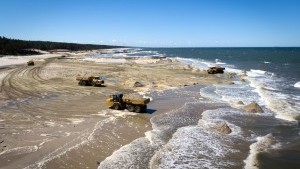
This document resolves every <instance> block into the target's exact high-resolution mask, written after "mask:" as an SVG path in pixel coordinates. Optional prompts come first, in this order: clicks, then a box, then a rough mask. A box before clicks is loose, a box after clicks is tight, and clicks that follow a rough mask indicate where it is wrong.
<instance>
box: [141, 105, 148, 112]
mask: <svg viewBox="0 0 300 169" xmlns="http://www.w3.org/2000/svg"><path fill="white" fill-rule="evenodd" d="M142 111H143V112H145V113H146V112H147V105H145V106H143V109H142Z"/></svg>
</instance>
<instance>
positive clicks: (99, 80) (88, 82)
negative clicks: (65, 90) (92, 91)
mask: <svg viewBox="0 0 300 169" xmlns="http://www.w3.org/2000/svg"><path fill="white" fill-rule="evenodd" d="M76 80H77V81H79V82H78V85H80V86H102V85H103V84H104V80H103V77H101V76H89V77H84V76H77V77H76Z"/></svg>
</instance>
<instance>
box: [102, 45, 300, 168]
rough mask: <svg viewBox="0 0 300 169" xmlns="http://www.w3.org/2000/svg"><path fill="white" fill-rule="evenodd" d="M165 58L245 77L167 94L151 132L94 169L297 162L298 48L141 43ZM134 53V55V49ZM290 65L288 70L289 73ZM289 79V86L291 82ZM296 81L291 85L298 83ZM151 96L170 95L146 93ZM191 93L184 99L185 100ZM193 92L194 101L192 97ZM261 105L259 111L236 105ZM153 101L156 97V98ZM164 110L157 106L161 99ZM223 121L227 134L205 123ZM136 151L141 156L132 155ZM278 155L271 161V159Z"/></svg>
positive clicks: (271, 165) (285, 165)
mask: <svg viewBox="0 0 300 169" xmlns="http://www.w3.org/2000/svg"><path fill="white" fill-rule="evenodd" d="M144 50H146V51H147V50H150V52H146V53H147V55H146V56H145V55H143V54H141V56H142V57H149V56H151V54H153V55H155V56H157V55H159V56H163V57H176V58H177V59H178V60H180V61H181V62H183V63H186V64H189V65H191V66H192V67H195V68H207V67H208V66H213V65H216V64H218V65H221V66H224V67H225V68H226V73H228V72H232V73H237V74H238V75H242V74H243V73H244V71H243V70H244V69H245V70H246V72H245V73H246V74H247V76H243V78H244V79H245V80H244V81H240V80H239V78H236V79H233V80H234V83H235V84H233V85H214V86H205V87H203V86H199V87H198V88H197V87H192V88H191V87H188V88H184V89H179V90H173V91H172V92H169V93H168V95H169V96H172V97H174V98H177V99H174V100H173V101H174V102H175V103H177V102H178V103H179V102H180V101H182V102H185V104H184V105H182V106H177V107H174V109H173V110H172V111H169V112H163V113H157V114H155V113H154V114H153V115H150V116H149V117H150V118H151V119H150V121H151V125H152V130H151V131H148V132H146V133H145V137H141V138H139V139H137V140H135V141H133V142H131V143H130V144H127V145H126V146H123V147H122V148H120V149H119V150H117V151H115V152H114V153H113V154H112V155H111V156H110V157H108V158H106V160H104V161H103V162H102V163H101V164H100V166H99V168H107V167H108V166H113V167H111V168H119V167H120V166H125V167H126V166H127V167H129V166H130V167H131V168H251V169H252V168H297V167H296V166H299V161H300V155H299V143H298V142H299V139H300V129H299V125H298V120H299V115H300V113H299V112H300V109H299V108H300V107H299V94H300V90H299V89H298V88H297V87H295V85H296V84H297V82H298V81H299V80H300V77H299V74H300V73H299V66H297V65H299V56H300V50H299V48H283V49H281V48H280V49H277V48H275V49H273V48H267V49H261V48H259V49H255V48H246V49H244V48H238V49H201V48H200V49H197V48H194V49H193V48H187V49H144ZM135 55H137V56H138V54H137V53H135ZM289 69H293V70H294V71H293V72H291V73H290V72H289V71H288V70H289ZM294 84H295V85H294ZM296 86H297V85H296ZM152 97H153V98H155V99H154V103H155V100H157V102H164V100H167V99H170V98H168V97H166V98H165V97H164V94H162V95H159V94H157V95H156V96H155V93H154V94H153V96H152ZM186 98H189V99H186ZM191 98H193V99H191ZM238 101H243V102H244V103H245V104H248V103H250V102H253V101H255V102H257V103H259V104H260V105H261V106H262V108H263V110H264V112H263V113H258V114H253V113H248V112H246V111H244V110H243V109H242V107H243V106H242V105H238V104H237V102H238ZM158 104H159V103H158ZM161 105H162V107H161V108H163V104H161ZM218 123H226V124H227V125H228V126H229V127H230V128H231V130H232V132H231V133H230V134H228V135H227V134H223V133H218V132H216V131H213V130H211V129H210V128H205V127H204V126H211V125H214V124H218ZM136 157H142V158H136ZM274 161H276V162H274Z"/></svg>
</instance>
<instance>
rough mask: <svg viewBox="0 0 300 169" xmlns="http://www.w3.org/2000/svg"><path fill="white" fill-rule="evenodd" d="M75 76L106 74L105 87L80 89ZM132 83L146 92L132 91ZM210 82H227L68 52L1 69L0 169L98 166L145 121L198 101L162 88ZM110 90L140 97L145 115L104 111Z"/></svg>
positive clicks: (173, 65) (160, 64)
mask: <svg viewBox="0 0 300 169" xmlns="http://www.w3.org/2000/svg"><path fill="white" fill-rule="evenodd" d="M61 55H66V54H61ZM40 57H41V58H43V56H40ZM77 75H86V76H89V75H101V76H104V77H105V78H106V79H105V86H104V87H92V86H78V82H77V81H76V80H75V79H76V76H77ZM136 81H138V82H141V83H142V84H143V85H144V87H133V84H134V83H135V82H136ZM214 83H225V84H227V83H230V79H229V80H228V79H227V78H226V76H225V75H207V73H206V72H205V71H201V70H195V69H192V68H190V67H188V66H186V65H183V64H182V63H180V62H178V61H176V60H170V59H159V58H156V59H149V58H148V59H145V58H144V59H136V58H135V59H125V61H124V62H123V61H122V62H119V60H116V59H109V58H108V59H102V60H101V61H98V62H97V61H93V60H89V59H87V55H86V54H85V53H83V54H70V53H68V55H67V57H64V58H61V57H60V54H57V55H56V56H53V57H48V58H46V59H40V60H37V61H36V64H35V66H27V65H25V64H19V65H5V66H2V67H1V69H0V84H1V86H0V160H1V163H0V168H96V167H97V161H98V162H101V161H103V160H104V159H105V158H106V157H108V156H110V155H111V154H112V153H113V152H114V151H115V150H117V149H119V148H120V147H122V146H123V145H126V144H128V143H130V142H132V141H133V140H135V139H136V138H139V137H143V136H145V132H146V131H149V130H151V123H150V118H151V117H153V116H156V115H159V114H162V113H166V112H169V111H171V110H172V109H176V108H179V107H181V106H182V105H184V104H185V102H186V101H191V100H192V99H199V98H197V96H198V94H196V95H197V96H193V95H190V94H189V95H186V97H180V98H179V97H176V92H175V94H174V92H173V91H172V90H168V89H178V87H181V88H184V86H194V85H196V84H201V85H210V84H214ZM196 86H197V85H196ZM198 87H199V88H200V86H198ZM197 90H198V89H197ZM163 91H164V92H163ZM116 92H123V93H125V94H128V93H140V94H143V95H146V96H151V97H153V102H151V103H150V104H149V106H148V110H147V111H148V113H144V114H136V113H131V112H127V111H116V110H110V109H108V108H107V106H106V105H105V99H106V98H107V97H108V96H109V95H111V94H113V93H116ZM193 92H195V91H193ZM193 92H192V93H193ZM164 95H165V97H161V96H164ZM157 98H159V99H157Z"/></svg>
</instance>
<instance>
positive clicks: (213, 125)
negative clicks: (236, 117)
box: [198, 119, 232, 134]
mask: <svg viewBox="0 0 300 169" xmlns="http://www.w3.org/2000/svg"><path fill="white" fill-rule="evenodd" d="M198 125H199V126H200V127H202V128H205V129H211V130H214V131H217V132H219V133H223V134H230V133H231V132H232V130H231V129H230V127H229V126H228V124H227V123H226V121H224V120H216V119H215V120H208V121H207V120H200V121H199V124H198Z"/></svg>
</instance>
